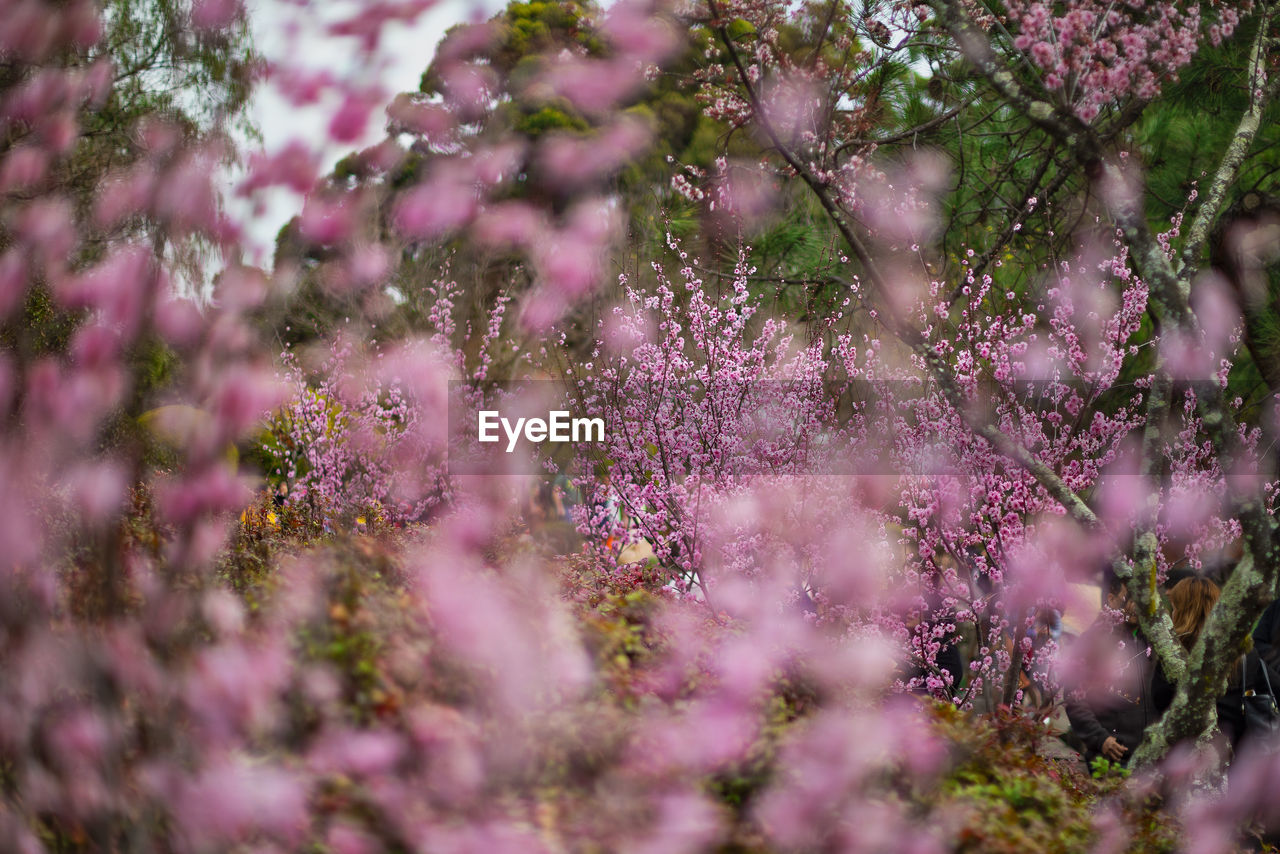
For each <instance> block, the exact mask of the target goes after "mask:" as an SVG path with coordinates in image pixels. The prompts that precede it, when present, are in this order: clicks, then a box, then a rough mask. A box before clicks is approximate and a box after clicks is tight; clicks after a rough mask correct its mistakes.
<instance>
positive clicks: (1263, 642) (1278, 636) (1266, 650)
mask: <svg viewBox="0 0 1280 854" xmlns="http://www.w3.org/2000/svg"><path fill="white" fill-rule="evenodd" d="M1253 647H1254V649H1256V650H1257V651H1258V656H1259V657H1260V658H1261V659H1262V660H1263V661H1265V662H1266V663H1267V666H1268V667H1269V668H1271V687H1272V688H1274V689H1276V690H1277V691H1280V685H1277V684H1276V676H1277V675H1280V599H1277V600H1276V601H1274V602H1272V603H1271V604H1270V605H1268V606H1267V610H1265V611H1263V612H1262V616H1261V617H1259V618H1258V625H1257V627H1256V628H1254V630H1253Z"/></svg>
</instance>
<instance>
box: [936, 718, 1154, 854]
mask: <svg viewBox="0 0 1280 854" xmlns="http://www.w3.org/2000/svg"><path fill="white" fill-rule="evenodd" d="M932 716H933V720H934V725H935V727H936V729H937V732H938V733H939V735H941V736H942V737H943V739H944V740H945V741H946V742H947V743H948V744H950V745H951V747H952V753H953V762H952V766H951V769H950V771H949V772H948V773H947V774H946V775H945V776H944V778H943V780H942V782H941V783H940V785H939V786H938V787H937V788H936V789H935V790H934V791H932V792H930V793H927V794H926V795H924V796H923V797H922V800H921V802H920V803H919V804H918V806H919V807H923V808H925V809H927V810H928V811H929V812H930V813H932V814H936V815H949V816H951V817H952V818H953V820H956V821H957V822H958V831H957V832H956V834H955V838H954V841H953V847H952V850H953V851H956V852H1010V854H1013V852H1031V851H1036V852H1062V854H1069V853H1070V852H1075V851H1086V850H1090V849H1091V847H1092V846H1093V844H1094V843H1095V842H1096V841H1097V838H1098V835H1099V832H1100V830H1099V823H1098V822H1099V818H1100V816H1103V815H1110V816H1111V818H1109V819H1108V821H1110V820H1112V819H1114V820H1116V821H1118V823H1119V825H1120V827H1121V828H1122V829H1123V832H1124V835H1125V838H1126V840H1127V842H1126V843H1125V847H1124V849H1123V850H1125V851H1131V852H1135V854H1136V852H1172V851H1175V850H1177V849H1178V841H1179V836H1178V833H1179V829H1178V827H1177V825H1176V823H1175V822H1174V821H1173V819H1172V817H1171V816H1169V815H1168V814H1167V813H1165V812H1162V810H1161V807H1162V803H1161V801H1160V799H1159V798H1158V797H1157V796H1155V795H1153V794H1149V793H1145V792H1143V791H1142V790H1141V789H1139V788H1138V787H1136V786H1131V785H1130V784H1129V781H1128V778H1127V775H1123V774H1116V773H1113V772H1108V773H1107V774H1105V775H1102V776H1097V777H1093V778H1091V777H1089V776H1088V775H1086V774H1085V773H1084V771H1083V769H1082V768H1080V767H1079V766H1078V763H1074V762H1069V761H1065V760H1057V759H1053V758H1050V756H1051V755H1052V754H1051V753H1050V752H1048V751H1046V750H1044V749H1043V748H1042V745H1043V744H1044V743H1045V742H1046V740H1047V739H1052V738H1053V736H1052V735H1050V734H1049V733H1048V732H1047V731H1046V729H1045V728H1044V727H1043V726H1040V725H1038V724H1036V722H1035V721H1032V720H1030V719H1027V718H1023V717H1021V716H1018V715H1016V714H1013V715H1011V714H1009V713H1007V712H1006V713H1004V714H1003V715H1001V716H997V717H994V718H991V717H979V716H972V715H968V714H966V713H964V712H961V711H959V710H957V709H955V708H954V707H952V706H949V705H935V706H934V707H933V708H932ZM1104 799H1105V800H1106V803H1107V804H1108V805H1109V807H1110V808H1113V809H1114V810H1115V811H1116V812H1115V813H1113V814H1107V813H1100V812H1099V809H1098V808H1099V807H1100V806H1101V804H1102V803H1103V800H1104Z"/></svg>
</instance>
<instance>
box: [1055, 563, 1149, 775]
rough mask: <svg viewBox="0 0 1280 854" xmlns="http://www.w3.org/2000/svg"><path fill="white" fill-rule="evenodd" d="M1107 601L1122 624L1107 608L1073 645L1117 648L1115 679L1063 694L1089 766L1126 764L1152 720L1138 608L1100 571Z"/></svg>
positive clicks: (1146, 657)
mask: <svg viewBox="0 0 1280 854" xmlns="http://www.w3.org/2000/svg"><path fill="white" fill-rule="evenodd" d="M1104 583H1105V590H1106V593H1105V600H1104V601H1105V605H1106V608H1108V609H1110V610H1111V611H1113V612H1115V611H1119V612H1121V613H1122V614H1123V618H1122V620H1121V621H1120V622H1118V623H1117V621H1116V620H1115V619H1114V618H1113V617H1112V616H1110V615H1108V614H1107V613H1106V612H1104V613H1103V614H1101V615H1100V616H1099V617H1098V619H1097V620H1096V621H1095V622H1094V623H1093V625H1092V626H1090V627H1089V628H1088V629H1087V630H1086V631H1085V632H1084V634H1082V635H1081V636H1080V637H1079V638H1078V639H1077V640H1076V642H1075V645H1076V646H1081V645H1083V647H1084V648H1089V647H1093V648H1096V649H1103V648H1107V647H1110V646H1111V645H1113V644H1116V645H1118V646H1119V648H1120V661H1121V663H1122V666H1121V668H1120V673H1119V678H1118V679H1117V680H1116V681H1115V682H1114V683H1113V684H1108V685H1088V686H1084V687H1078V688H1076V689H1074V690H1068V691H1067V692H1066V697H1065V702H1064V705H1065V706H1066V712H1067V719H1068V721H1069V722H1070V724H1071V732H1072V734H1073V735H1074V736H1075V738H1076V739H1077V740H1078V741H1079V743H1080V744H1081V745H1082V746H1083V748H1084V755H1085V761H1086V762H1087V763H1088V764H1090V765H1092V764H1093V762H1094V760H1095V759H1097V758H1099V757H1101V758H1103V759H1106V760H1108V761H1110V762H1114V763H1116V764H1119V765H1126V764H1128V762H1129V758H1130V757H1131V756H1133V751H1134V750H1135V749H1136V748H1137V747H1138V745H1139V744H1140V743H1141V742H1142V733H1143V731H1144V730H1145V729H1146V728H1147V726H1148V725H1149V724H1151V723H1152V722H1153V721H1154V720H1155V714H1154V708H1153V706H1152V702H1151V678H1152V671H1153V670H1154V668H1153V666H1152V658H1151V649H1150V646H1149V645H1148V644H1147V641H1146V639H1145V638H1143V637H1142V634H1141V633H1140V632H1139V631H1138V620H1137V610H1136V608H1135V607H1134V606H1133V603H1132V602H1130V601H1129V599H1128V595H1127V593H1126V591H1125V588H1124V583H1123V582H1122V581H1121V580H1120V579H1119V578H1117V577H1116V576H1115V575H1114V574H1113V573H1111V572H1110V570H1106V571H1104Z"/></svg>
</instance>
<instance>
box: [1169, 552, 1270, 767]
mask: <svg viewBox="0 0 1280 854" xmlns="http://www.w3.org/2000/svg"><path fill="white" fill-rule="evenodd" d="M1219 596H1221V590H1220V589H1219V587H1218V585H1217V584H1214V583H1213V582H1212V581H1210V580H1209V579H1208V578H1204V577H1201V576H1193V577H1191V578H1184V579H1183V580H1182V581H1179V582H1178V583H1177V584H1176V585H1174V587H1173V589H1172V590H1170V591H1169V608H1170V611H1171V612H1172V613H1171V616H1172V618H1173V631H1174V634H1176V635H1177V636H1178V639H1179V640H1180V641H1182V645H1183V646H1184V647H1185V648H1186V649H1187V650H1190V649H1191V647H1193V646H1195V643H1196V641H1197V640H1198V639H1199V637H1200V633H1201V631H1203V630H1204V626H1205V623H1206V622H1208V620H1209V613H1210V612H1211V611H1212V610H1213V606H1214V605H1215V604H1217V602H1218V598H1219ZM1265 616H1266V615H1265V614H1264V617H1265ZM1259 628H1262V625H1261V621H1260V625H1259ZM1241 661H1243V664H1244V666H1243V673H1244V676H1245V679H1246V680H1247V682H1248V686H1249V687H1250V688H1254V687H1255V686H1256V687H1257V689H1258V690H1265V688H1264V687H1263V686H1264V685H1265V682H1264V680H1263V677H1262V661H1261V659H1260V657H1259V655H1258V652H1257V651H1256V650H1249V651H1248V652H1247V653H1245V654H1244V655H1243V656H1242V657H1241V658H1240V659H1239V660H1237V662H1236V664H1235V666H1234V667H1232V668H1231V673H1230V675H1229V676H1228V678H1227V691H1226V693H1225V694H1223V695H1222V696H1221V697H1219V698H1218V702H1217V708H1218V729H1219V730H1220V731H1221V732H1222V735H1223V736H1224V738H1225V739H1226V741H1227V743H1228V744H1229V745H1230V747H1231V751H1232V755H1234V753H1235V751H1236V748H1238V747H1239V745H1240V740H1241V739H1242V738H1243V737H1244V735H1245V724H1244V689H1243V683H1242V681H1241V674H1242V668H1241ZM1176 687H1177V686H1175V685H1174V684H1173V683H1171V682H1170V681H1169V680H1168V679H1167V678H1165V675H1164V672H1163V671H1162V670H1161V671H1158V672H1157V673H1156V674H1155V676H1154V678H1153V679H1152V684H1151V693H1152V698H1153V699H1154V701H1155V704H1156V709H1157V711H1159V712H1161V713H1163V712H1164V710H1165V709H1167V708H1169V706H1170V704H1171V703H1172V702H1173V695H1174V692H1175V690H1176Z"/></svg>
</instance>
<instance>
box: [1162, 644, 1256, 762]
mask: <svg viewBox="0 0 1280 854" xmlns="http://www.w3.org/2000/svg"><path fill="white" fill-rule="evenodd" d="M1244 663H1245V673H1246V678H1247V679H1248V685H1249V687H1250V688H1252V689H1253V690H1255V691H1257V692H1259V693H1262V692H1263V691H1266V690H1267V683H1266V682H1264V681H1263V679H1262V661H1261V660H1260V659H1259V658H1258V653H1257V652H1256V651H1251V652H1250V653H1249V654H1248V655H1246V656H1245V659H1244ZM1272 687H1273V688H1274V687H1275V683H1274V682H1273V683H1272ZM1173 693H1174V685H1173V684H1172V683H1171V682H1169V680H1168V679H1166V678H1165V676H1164V671H1163V670H1161V669H1160V668H1156V673H1155V676H1154V677H1153V678H1152V680H1151V699H1152V700H1153V701H1154V702H1155V706H1156V712H1157V713H1158V714H1164V711H1165V709H1167V708H1169V706H1170V704H1171V703H1173ZM1217 705H1218V729H1220V730H1221V731H1222V734H1223V735H1224V736H1226V738H1227V740H1228V741H1229V742H1230V743H1231V750H1232V752H1234V751H1235V749H1236V746H1237V745H1239V743H1240V739H1241V738H1243V737H1244V690H1243V688H1242V686H1241V682H1240V666H1239V665H1238V664H1237V665H1236V670H1235V672H1234V673H1232V675H1231V678H1230V679H1229V680H1228V682H1227V693H1225V694H1223V695H1222V696H1221V697H1219V698H1218V704H1217Z"/></svg>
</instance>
